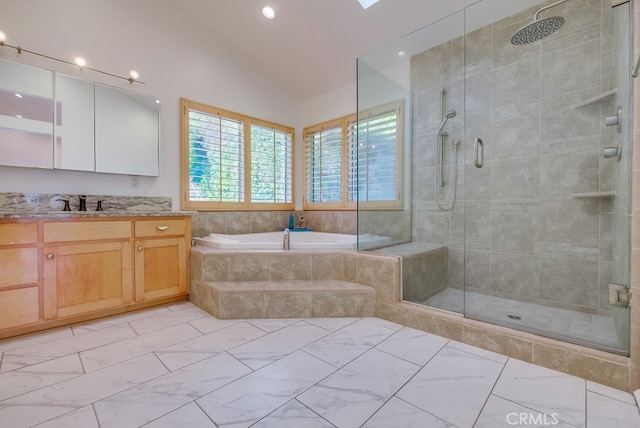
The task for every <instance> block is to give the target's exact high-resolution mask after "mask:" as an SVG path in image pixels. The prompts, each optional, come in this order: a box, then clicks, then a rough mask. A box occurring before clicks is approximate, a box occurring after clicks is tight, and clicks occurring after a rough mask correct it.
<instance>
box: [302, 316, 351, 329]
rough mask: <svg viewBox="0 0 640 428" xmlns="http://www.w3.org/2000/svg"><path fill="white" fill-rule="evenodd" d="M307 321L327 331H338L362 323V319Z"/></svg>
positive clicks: (312, 319) (317, 319)
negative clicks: (358, 322)
mask: <svg viewBox="0 0 640 428" xmlns="http://www.w3.org/2000/svg"><path fill="white" fill-rule="evenodd" d="M306 321H307V322H308V323H309V324H313V325H317V326H318V327H321V328H324V329H325V330H329V331H338V330H340V329H341V328H345V327H346V326H348V325H349V324H353V323H355V322H357V321H360V318H307V319H306Z"/></svg>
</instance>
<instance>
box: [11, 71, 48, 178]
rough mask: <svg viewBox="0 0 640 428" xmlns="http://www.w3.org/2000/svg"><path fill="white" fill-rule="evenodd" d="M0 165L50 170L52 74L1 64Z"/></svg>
mask: <svg viewBox="0 0 640 428" xmlns="http://www.w3.org/2000/svg"><path fill="white" fill-rule="evenodd" d="M0 164H2V165H10V166H30V167H35V168H53V73H52V72H51V71H46V70H41V69H39V68H35V67H29V66H26V65H22V64H17V63H13V62H9V61H0Z"/></svg>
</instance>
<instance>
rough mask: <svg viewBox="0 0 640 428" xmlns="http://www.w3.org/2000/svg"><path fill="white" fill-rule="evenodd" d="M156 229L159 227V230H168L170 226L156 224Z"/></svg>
mask: <svg viewBox="0 0 640 428" xmlns="http://www.w3.org/2000/svg"><path fill="white" fill-rule="evenodd" d="M156 229H158V230H167V229H169V226H156Z"/></svg>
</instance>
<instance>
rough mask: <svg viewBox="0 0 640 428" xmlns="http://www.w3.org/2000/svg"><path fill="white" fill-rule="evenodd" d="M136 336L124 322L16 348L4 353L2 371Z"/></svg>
mask: <svg viewBox="0 0 640 428" xmlns="http://www.w3.org/2000/svg"><path fill="white" fill-rule="evenodd" d="M135 336H136V332H135V331H134V330H133V329H132V328H131V327H130V326H129V325H128V324H124V325H118V326H114V327H107V328H104V329H101V330H98V331H90V332H87V333H83V334H78V335H76V336H69V337H63V338H61V339H56V340H52V341H49V342H45V343H39V344H33V345H31V346H27V347H24V348H18V349H14V350H12V351H9V352H5V353H4V354H3V356H2V371H3V372H6V371H8V370H15V369H18V368H21V367H26V366H30V365H32V364H37V363H42V362H44V361H49V360H52V359H54V358H58V357H62V356H64V355H69V354H73V353H76V352H81V351H84V350H87V349H92V348H95V347H98V346H102V345H106V344H109V343H113V342H117V341H120V340H123V339H127V338H130V337H135Z"/></svg>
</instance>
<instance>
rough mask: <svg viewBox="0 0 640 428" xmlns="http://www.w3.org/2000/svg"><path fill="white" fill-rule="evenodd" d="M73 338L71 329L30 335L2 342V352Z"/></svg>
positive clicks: (0, 345) (0, 349)
mask: <svg viewBox="0 0 640 428" xmlns="http://www.w3.org/2000/svg"><path fill="white" fill-rule="evenodd" d="M70 336H73V330H72V329H71V327H64V328H58V329H55V330H47V331H44V332H42V333H34V334H28V335H24V336H18V337H12V338H9V339H3V340H0V352H9V351H13V350H14V349H20V348H26V347H29V346H33V345H41V344H43V343H47V342H51V341H53V340H57V339H61V338H64V337H70Z"/></svg>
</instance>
